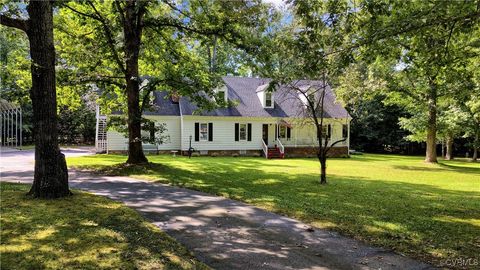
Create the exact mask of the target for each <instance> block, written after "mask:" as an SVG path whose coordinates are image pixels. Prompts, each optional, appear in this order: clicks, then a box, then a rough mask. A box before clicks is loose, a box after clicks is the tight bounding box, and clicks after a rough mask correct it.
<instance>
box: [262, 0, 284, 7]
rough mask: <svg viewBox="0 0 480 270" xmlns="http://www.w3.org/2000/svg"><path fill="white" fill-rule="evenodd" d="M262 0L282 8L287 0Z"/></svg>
mask: <svg viewBox="0 0 480 270" xmlns="http://www.w3.org/2000/svg"><path fill="white" fill-rule="evenodd" d="M262 1H263V2H265V3H271V4H273V5H274V6H276V7H277V8H280V7H282V6H283V5H285V0H262Z"/></svg>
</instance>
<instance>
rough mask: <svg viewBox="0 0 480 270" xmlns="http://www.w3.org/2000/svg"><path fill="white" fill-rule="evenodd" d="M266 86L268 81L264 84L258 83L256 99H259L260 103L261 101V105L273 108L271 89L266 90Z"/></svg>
mask: <svg viewBox="0 0 480 270" xmlns="http://www.w3.org/2000/svg"><path fill="white" fill-rule="evenodd" d="M267 88H268V83H267V84H264V85H260V86H259V87H258V88H257V96H258V99H259V100H260V103H262V107H263V108H265V109H273V107H274V103H275V101H274V98H273V93H272V92H271V91H267Z"/></svg>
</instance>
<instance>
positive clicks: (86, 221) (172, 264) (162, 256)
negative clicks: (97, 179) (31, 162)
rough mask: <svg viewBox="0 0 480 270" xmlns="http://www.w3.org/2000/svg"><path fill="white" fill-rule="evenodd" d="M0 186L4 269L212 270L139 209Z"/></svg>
mask: <svg viewBox="0 0 480 270" xmlns="http://www.w3.org/2000/svg"><path fill="white" fill-rule="evenodd" d="M28 189H29V185H24V184H13V183H6V182H0V191H1V219H0V221H1V232H0V236H1V237H0V239H1V241H0V253H1V268H2V269H209V268H208V267H207V266H205V265H204V264H202V263H201V262H199V261H197V260H196V259H195V258H194V257H193V255H192V254H191V253H189V252H188V251H187V250H186V249H185V248H184V247H183V246H181V245H180V244H178V243H177V242H176V241H175V240H174V239H173V238H171V237H169V236H167V235H166V234H165V233H164V232H162V231H161V230H159V229H158V228H157V227H156V226H154V225H153V224H151V223H149V222H148V221H146V220H145V219H144V218H142V217H141V216H140V215H139V214H138V213H137V212H136V211H134V210H133V209H130V208H128V207H127V206H125V205H123V204H122V203H119V202H115V201H113V200H110V199H107V198H104V197H101V196H96V195H93V194H89V193H86V192H80V191H76V190H74V191H73V192H74V195H73V196H71V197H67V198H62V199H56V200H44V199H32V198H30V197H27V196H25V194H26V193H27V191H28Z"/></svg>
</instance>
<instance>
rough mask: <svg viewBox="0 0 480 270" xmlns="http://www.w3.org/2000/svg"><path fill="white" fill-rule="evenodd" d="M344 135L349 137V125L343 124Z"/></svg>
mask: <svg viewBox="0 0 480 270" xmlns="http://www.w3.org/2000/svg"><path fill="white" fill-rule="evenodd" d="M342 137H343V138H348V125H343V126H342Z"/></svg>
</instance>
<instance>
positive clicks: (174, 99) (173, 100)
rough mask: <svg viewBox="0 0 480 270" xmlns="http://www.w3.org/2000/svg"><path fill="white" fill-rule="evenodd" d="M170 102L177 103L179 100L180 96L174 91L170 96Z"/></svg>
mask: <svg viewBox="0 0 480 270" xmlns="http://www.w3.org/2000/svg"><path fill="white" fill-rule="evenodd" d="M170 100H171V101H172V102H173V103H178V101H179V100H180V95H179V94H178V93H177V92H176V91H174V92H172V94H170Z"/></svg>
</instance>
